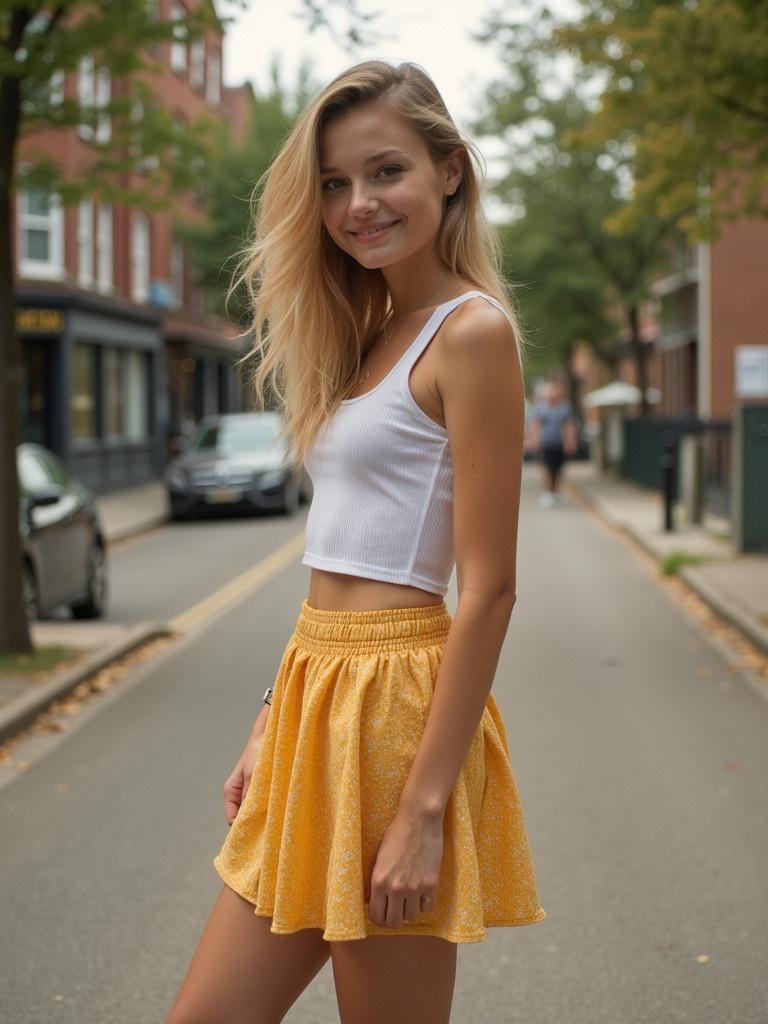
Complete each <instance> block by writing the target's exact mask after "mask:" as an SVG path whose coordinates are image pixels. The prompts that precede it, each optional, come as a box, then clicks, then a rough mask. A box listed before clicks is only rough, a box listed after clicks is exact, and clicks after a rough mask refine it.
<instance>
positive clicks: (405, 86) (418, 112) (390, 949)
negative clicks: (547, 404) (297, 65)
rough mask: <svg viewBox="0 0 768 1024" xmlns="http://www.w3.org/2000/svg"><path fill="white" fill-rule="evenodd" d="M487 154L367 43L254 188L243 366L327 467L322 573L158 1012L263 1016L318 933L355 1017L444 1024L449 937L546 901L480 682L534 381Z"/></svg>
mask: <svg viewBox="0 0 768 1024" xmlns="http://www.w3.org/2000/svg"><path fill="white" fill-rule="evenodd" d="M472 156H473V150H472V148H471V144H470V143H468V142H467V141H465V140H464V139H463V138H462V137H461V136H460V134H459V132H458V131H457V129H456V127H455V125H454V123H453V121H452V120H451V118H450V116H449V114H448V112H447V110H446V108H445V105H444V104H443V101H442V99H441V97H440V95H439V93H438V91H437V89H436V88H435V86H434V84H433V83H432V81H431V80H430V79H429V77H428V76H427V75H426V74H425V73H424V72H423V71H422V70H421V69H420V68H418V67H417V66H415V65H412V64H401V65H399V66H397V67H392V66H390V65H389V64H386V63H382V62H378V61H373V62H366V63H363V64H359V65H357V66H355V67H353V68H350V69H349V70H348V71H346V72H345V73H344V74H342V75H340V76H339V77H338V78H336V79H335V80H334V81H333V82H331V83H330V85H328V86H327V87H326V88H325V89H324V90H323V92H322V93H321V94H320V95H319V96H318V97H317V98H316V99H315V100H314V102H313V103H312V104H311V105H310V106H309V108H308V109H307V110H306V111H305V112H304V114H303V116H302V117H301V119H300V120H299V122H298V124H297V125H296V127H295V128H294V130H293V132H292V133H291V135H290V136H289V138H288V139H287V141H286V142H285V144H284V146H283V147H282V149H281V151H280V153H279V154H278V156H277V157H276V159H275V161H274V163H273V165H272V167H271V168H270V171H269V172H268V175H267V177H266V184H265V185H264V188H263V192H261V193H260V196H259V200H258V206H257V217H256V231H255V236H254V239H253V244H252V247H251V249H250V253H249V257H248V261H247V264H246V267H245V271H244V274H243V275H242V277H243V279H244V280H245V281H246V283H247V284H248V287H249V289H250V292H251V296H252V300H253V308H254V333H255V338H256V345H255V350H256V351H257V352H258V354H259V356H260V362H259V366H258V370H257V372H256V375H255V378H254V382H255V386H256V390H257V393H258V395H259V397H260V399H261V400H263V398H262V396H263V393H264V391H263V388H264V383H265V381H266V380H270V381H271V382H273V384H274V387H275V391H276V393H277V395H278V396H279V399H280V401H281V405H282V408H283V411H284V416H285V422H286V431H287V433H289V436H290V438H291V443H292V445H293V450H294V452H295V457H296V458H297V459H302V460H303V461H304V462H305V464H306V466H307V469H308V471H309V474H310V476H311V478H312V482H313V485H314V495H313V499H312V504H311V507H310V511H309V516H308V520H307V530H306V550H305V554H304V558H303V562H304V563H305V564H307V565H309V566H310V567H311V573H310V580H309V591H308V594H307V597H306V599H305V600H304V601H303V602H302V607H301V610H300V613H299V616H298V619H297V621H296V625H295V628H294V631H293V633H292V635H291V637H290V639H289V641H288V644H287V647H286V648H285V651H284V653H283V656H282V660H281V663H280V666H279V669H278V671H277V676H276V679H275V681H274V686H273V687H272V688H271V690H272V693H271V705H268V706H265V707H264V708H263V709H262V712H261V713H260V714H259V716H258V718H257V719H256V721H255V723H254V726H253V731H252V735H251V738H250V740H249V741H248V743H247V745H246V747H245V750H244V751H243V754H242V756H241V758H240V760H239V761H238V763H237V765H236V767H235V769H234V771H233V772H232V775H231V776H230V777H229V779H228V780H227V783H226V785H225V801H226V814H227V820H228V822H229V823H230V826H231V827H230V831H229V833H228V835H227V838H226V841H225V842H224V845H223V846H222V848H221V851H220V852H219V854H218V856H217V857H216V859H215V862H214V863H215V866H216V869H217V871H218V872H219V874H220V876H221V878H222V879H223V881H224V882H225V885H224V888H223V890H222V892H221V894H220V896H219V897H218V900H217V902H216V904H215V906H214V909H213V911H212V913H211V916H210V918H209V920H208V923H207V925H206V927H205V930H204V932H203V935H202V938H201V939H200V943H199V945H198V948H197V951H196V952H195V955H194V958H193V960H192V963H191V965H190V968H189V971H188V973H187V976H186V978H185V980H184V983H183V985H182V988H181V990H180V992H179V994H178V996H177V998H176V1001H175V1003H174V1006H173V1008H172V1010H171V1013H170V1016H169V1018H168V1022H169V1024H184V1022H186V1024H191V1022H193V1021H194V1022H195V1024H202V1022H215V1024H236V1022H246V1021H247V1022H248V1024H276V1022H278V1021H281V1020H282V1019H283V1017H284V1015H285V1013H286V1012H287V1010H288V1009H289V1007H290V1006H291V1005H292V1004H293V1002H294V1001H295V1000H296V998H297V997H298V996H299V995H300V993H301V992H302V991H303V990H304V988H305V987H306V986H307V984H308V983H309V982H310V980H311V979H312V978H313V977H314V975H315V974H316V973H317V972H318V971H319V970H320V968H321V967H322V966H323V964H324V963H325V962H326V960H327V959H328V957H331V958H332V964H333V977H334V982H335V986H336V994H337V999H338V1004H339V1012H340V1017H341V1021H342V1024H378V1022H382V1024H383V1022H386V1024H393V1022H398V1024H409V1022H414V1024H415V1022H418V1024H442V1022H445V1021H447V1020H448V1019H449V1016H450V1008H451V1002H452V998H453V988H454V979H455V969H456V951H457V944H458V943H460V942H478V941H480V940H482V939H483V938H484V937H485V934H486V933H485V929H486V928H487V927H492V926H503V925H508V926H513V925H525V924H532V923H533V922H536V921H541V920H542V919H543V918H544V916H545V912H544V910H543V909H542V908H541V906H540V905H539V900H538V895H537V890H536V883H535V880H534V873H533V868H532V864H531V857H530V850H529V845H528V839H527V834H526V829H525V824H524V820H523V813H522V809H521V806H520V802H519V799H518V793H517V788H516V784H515V779H514V776H513V774H512V769H511V766H510V759H509V750H508V744H507V737H506V733H505V728H504V724H503V722H502V718H501V715H500V713H499V709H498V707H497V705H496V702H495V700H494V698H493V695H492V694H491V693H490V690H491V685H492V682H493V677H494V672H495V670H496V666H497V662H498V658H499V653H500V650H501V645H502V642H503V640H504V637H505V634H506V630H507V626H508V623H509V619H510V615H511V613H512V608H513V605H514V603H515V568H516V561H515V553H516V543H517V523H518V504H519V495H520V482H521V467H522V447H523V420H524V392H523V380H522V375H521V354H520V351H519V343H518V338H517V335H516V331H515V327H514V323H515V321H514V316H513V313H512V309H511V307H510V305H509V301H508V299H507V298H506V296H505V290H504V286H503V284H502V281H501V278H500V276H499V272H498V270H497V266H498V252H497V250H496V248H495V243H494V241H493V239H494V236H493V234H492V232H491V230H490V228H489V226H488V224H487V222H486V221H485V219H484V216H483V213H482V210H481V206H480V193H479V180H478V175H477V172H476V170H475V166H474V163H473V160H472ZM454 562H455V564H456V568H457V582H458V605H457V609H456V612H455V614H454V616H453V617H451V615H450V614H449V612H448V610H447V607H446V605H445V602H444V595H445V593H446V591H447V589H448V581H449V577H450V574H451V571H452V568H453V566H454ZM265 699H269V691H267V694H266V695H265Z"/></svg>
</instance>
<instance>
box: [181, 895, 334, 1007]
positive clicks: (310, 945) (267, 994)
mask: <svg viewBox="0 0 768 1024" xmlns="http://www.w3.org/2000/svg"><path fill="white" fill-rule="evenodd" d="M270 924H271V919H270V918H268V917H261V916H259V915H257V914H255V913H254V909H253V906H252V905H251V904H250V903H248V901H247V900H244V899H243V898H242V896H238V894H237V893H236V892H233V891H232V889H230V888H229V887H228V886H226V885H225V886H224V887H223V888H222V891H221V893H220V894H219V897H218V899H217V901H216V903H215V904H214V907H213V910H212V911H211V914H210V917H209V918H208V922H207V924H206V926H205V928H204V929H203V933H202V935H201V937H200V941H199V943H198V946H197V949H196V950H195V954H194V956H193V958H192V962H191V963H190V965H189V970H188V971H187V975H186V977H185V979H184V982H183V984H182V986H181V989H180V990H179V993H178V995H177V996H176V1000H175V1002H174V1004H173V1006H172V1008H171V1011H170V1014H169V1015H168V1018H167V1020H166V1024H279V1022H280V1021H281V1020H282V1019H283V1017H284V1016H285V1014H286V1013H287V1012H288V1010H289V1009H290V1007H291V1006H292V1005H293V1003H294V1002H295V1001H296V1000H297V999H298V997H299V996H300V995H301V993H302V992H303V991H304V989H305V988H306V987H307V985H308V984H309V983H310V981H311V980H312V978H314V976H315V975H316V974H317V972H318V971H319V970H320V968H321V967H322V966H323V964H324V963H325V962H326V960H327V959H328V957H329V956H330V943H328V942H325V940H324V939H323V938H322V934H323V933H322V930H321V929H319V928H304V929H302V930H301V931H299V932H295V933H294V934H292V935H275V934H274V933H273V932H271V931H270V930H269V927H270Z"/></svg>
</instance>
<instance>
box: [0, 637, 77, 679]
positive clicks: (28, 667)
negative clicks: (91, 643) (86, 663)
mask: <svg viewBox="0 0 768 1024" xmlns="http://www.w3.org/2000/svg"><path fill="white" fill-rule="evenodd" d="M81 654H82V651H81V650H79V648H77V647H63V646H61V645H59V644H56V645H54V644H49V645H48V646H45V647H36V648H35V649H34V650H33V651H32V652H31V653H29V654H18V653H14V652H11V651H0V675H20V676H32V675H36V674H37V673H40V672H50V671H51V670H52V669H55V668H63V667H64V666H65V665H68V664H69V663H70V662H73V661H77V659H78V657H79V656H80V655H81Z"/></svg>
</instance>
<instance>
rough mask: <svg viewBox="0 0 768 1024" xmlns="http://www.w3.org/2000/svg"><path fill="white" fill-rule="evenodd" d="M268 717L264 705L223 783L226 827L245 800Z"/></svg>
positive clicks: (267, 708) (267, 707)
mask: <svg viewBox="0 0 768 1024" xmlns="http://www.w3.org/2000/svg"><path fill="white" fill-rule="evenodd" d="M265 712H266V714H265ZM268 717H269V705H268V704H266V705H265V706H264V711H262V712H261V713H260V714H259V717H258V718H257V719H256V721H255V723H254V726H253V731H252V732H251V735H250V737H249V738H248V742H247V743H246V745H245V749H244V750H243V752H242V754H241V755H240V760H239V761H238V762H237V764H236V765H235V767H234V769H233V770H232V773H231V775H230V776H229V778H228V779H227V781H226V782H225V783H224V814H225V816H226V819H227V824H228V825H231V824H232V822H233V821H234V820H235V818H236V817H237V812H238V811H239V810H240V805H241V804H242V802H243V800H244V799H245V795H246V793H247V792H248V787H249V786H250V784H251V776H252V775H253V766H254V765H255V763H256V758H257V757H258V756H259V750H260V749H261V741H262V737H263V735H264V730H265V728H266V725H267V718H268Z"/></svg>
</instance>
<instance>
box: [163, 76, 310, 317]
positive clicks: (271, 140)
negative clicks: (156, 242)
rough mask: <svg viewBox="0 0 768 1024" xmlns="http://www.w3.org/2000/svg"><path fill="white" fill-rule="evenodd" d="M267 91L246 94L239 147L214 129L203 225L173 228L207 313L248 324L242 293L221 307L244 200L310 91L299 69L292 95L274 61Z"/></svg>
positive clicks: (241, 235) (241, 241)
mask: <svg viewBox="0 0 768 1024" xmlns="http://www.w3.org/2000/svg"><path fill="white" fill-rule="evenodd" d="M270 79H271V81H270V86H269V87H268V89H267V90H266V91H265V92H264V93H260V92H258V91H257V90H254V89H253V88H252V87H251V89H250V111H249V123H248V128H247V130H246V132H245V134H244V138H243V140H242V141H241V143H240V144H239V145H235V144H234V143H233V141H232V140H230V139H229V137H228V133H227V128H226V126H222V127H221V129H220V138H219V142H218V145H217V146H216V154H217V155H216V157H215V158H214V159H212V160H211V162H210V164H209V167H208V172H207V180H208V184H207V189H206V220H205V222H204V223H201V224H199V225H183V224H179V225H178V228H177V230H178V231H179V233H180V235H181V236H183V237H184V239H185V241H186V242H187V244H188V246H189V254H190V261H191V263H192V265H193V266H194V268H195V271H196V273H197V277H198V280H199V281H200V283H201V284H202V285H203V287H204V289H205V294H206V295H207V297H208V301H209V305H210V309H211V311H212V312H216V313H219V314H221V315H227V316H229V317H230V319H232V320H234V321H235V322H236V323H238V324H240V325H241V326H242V327H245V326H246V325H247V324H248V319H249V317H248V307H247V297H246V295H245V291H244V288H243V287H242V286H241V287H240V288H238V289H236V290H235V291H234V292H233V294H232V296H231V299H230V301H229V302H228V303H227V302H226V295H227V291H228V289H229V284H230V282H231V280H232V275H233V274H234V272H235V270H236V268H237V263H238V257H239V255H240V253H241V252H242V250H243V248H244V246H245V244H246V242H247V238H248V230H249V225H250V215H249V200H250V197H251V194H252V192H253V189H254V186H255V185H256V183H257V182H258V181H259V179H260V178H261V176H262V175H263V174H264V172H265V171H266V170H267V168H268V167H269V165H270V163H271V162H272V159H273V158H274V156H275V155H276V153H277V151H278V149H279V148H280V145H281V144H282V142H283V141H284V139H285V138H286V136H287V135H288V133H289V131H290V130H291V128H292V127H293V125H294V123H295V121H296V118H297V117H298V115H299V113H300V112H301V110H302V109H303V108H304V106H305V105H306V103H307V101H308V99H309V97H310V95H311V94H312V93H313V92H315V90H316V86H315V85H314V84H313V82H312V74H311V70H310V66H309V65H308V64H307V63H304V64H303V65H302V66H301V67H300V69H299V72H298V78H297V81H296V84H295V87H294V88H293V90H292V91H290V92H289V91H288V90H287V89H286V88H285V86H284V85H283V83H282V81H281V77H280V67H279V64H278V62H277V60H273V62H272V66H271V75H270Z"/></svg>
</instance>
